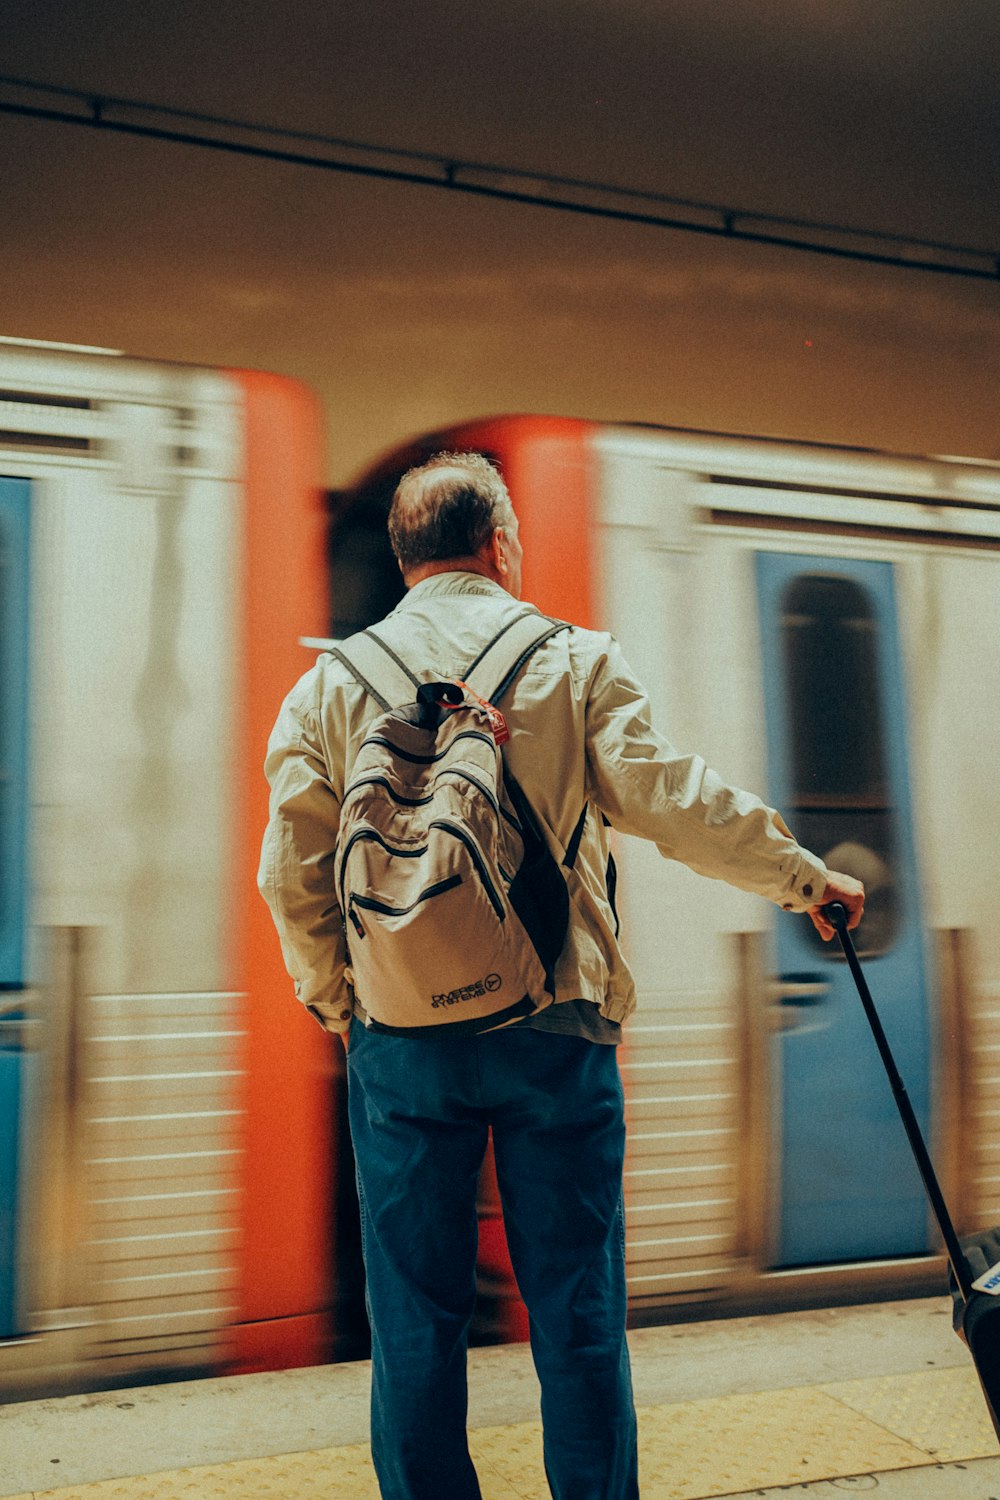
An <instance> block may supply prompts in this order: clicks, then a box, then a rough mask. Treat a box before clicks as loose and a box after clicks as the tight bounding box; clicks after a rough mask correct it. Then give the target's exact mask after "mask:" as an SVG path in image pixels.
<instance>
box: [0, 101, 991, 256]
mask: <svg viewBox="0 0 1000 1500" xmlns="http://www.w3.org/2000/svg"><path fill="white" fill-rule="evenodd" d="M0 113H4V114H9V115H20V116H22V117H25V118H28V119H35V120H44V121H49V122H53V123H56V124H61V125H75V126H78V127H82V128H85V129H89V130H96V131H107V132H111V133H114V134H118V135H127V136H136V137H140V138H145V139H147V140H158V141H166V142H171V143H174V144H177V145H185V146H193V147H199V148H206V149H210V150H215V151H225V152H229V153H232V154H235V155H239V156H244V157H252V158H259V159H262V160H266V161H275V162H282V163H285V164H287V165H292V166H300V167H313V168H319V169H321V170H324V171H328V172H338V173H344V174H347V175H350V176H356V177H368V178H374V179H377V180H381V181H385V182H399V183H409V184H412V185H415V186H418V187H431V188H438V189H442V190H444V191H446V192H455V193H465V194H469V195H472V196H476V197H480V198H491V199H496V200H498V201H501V202H505V203H517V204H524V205H530V206H534V207H538V208H547V209H555V210H558V211H560V212H563V213H575V214H582V215H586V216H589V217H591V218H600V219H608V220H612V221H614V222H618V223H626V224H638V225H646V226H648V227H650V228H656V229H670V230H676V231H680V232H684V233H689V234H701V235H708V236H712V237H715V238H719V239H727V240H734V241H739V242H744V243H749V244H758V245H771V246H775V247H779V248H782V249H789V250H801V251H807V252H810V253H812V254H816V255H827V256H835V257H838V258H840V259H845V260H854V261H864V262H868V263H870V264H875V265H883V266H892V267H897V268H901V269H905V270H911V271H930V272H936V273H937V274H939V275H948V276H961V277H967V278H974V279H978V280H986V281H1000V250H992V249H983V248H980V247H974V246H968V245H957V244H950V243H946V242H942V241H939V240H930V239H919V238H916V237H913V236H910V235H903V234H893V233H887V232H884V231H881V230H866V229H856V228H851V227H848V226H846V225H838V224H830V223H824V222H821V221H818V220H813V219H803V218H789V217H784V216H781V215H778V214H768V213H758V212H754V211H752V210H748V209H742V208H734V207H731V206H726V205H723V204H716V203H707V202H702V201H699V200H697V199H689V198H678V197H671V196H669V195H667V194H663V193H651V192H645V191H642V190H640V189H636V188H622V187H618V186H615V185H612V184H609V183H601V182H590V181H587V180H586V179H582V178H577V177H566V176H558V175H554V174H551V173H545V172H534V171H528V170H525V169H524V168H520V167H509V166H501V165H498V164H496V163H487V162H480V161H468V160H464V159H462V158H460V157H457V156H448V155H441V154H435V153H431V152H422V151H414V150H411V149H408V148H402V147H395V146H382V145H376V144H373V143H371V142H364V141H354V140H348V139H344V138H341V137H337V136H327V135H321V134H316V133H312V132H307V131H298V130H287V129H283V128H282V127H280V126H274V125H266V124H259V123H253V122H249V121H245V120H234V119H229V118H226V117H223V116H217V115H209V114H202V113H198V112H196V111H193V110H184V109H178V108H175V107H172V106H168V105H158V104H151V103H148V102H145V101H142V100H136V99H124V98H120V97H118V96H115V95H112V94H105V93H99V92H93V91H87V90H82V89H66V88H60V87H57V86H54V85H50V84H45V83H38V82H36V81H33V80H28V79H21V78H11V77H6V76H2V75H0Z"/></svg>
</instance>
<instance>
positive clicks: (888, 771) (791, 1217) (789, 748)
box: [756, 552, 931, 1266]
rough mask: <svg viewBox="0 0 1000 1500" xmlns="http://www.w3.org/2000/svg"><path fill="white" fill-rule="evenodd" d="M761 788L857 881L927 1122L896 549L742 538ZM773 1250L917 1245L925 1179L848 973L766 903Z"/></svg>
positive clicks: (869, 943)
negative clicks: (749, 575)
mask: <svg viewBox="0 0 1000 1500" xmlns="http://www.w3.org/2000/svg"><path fill="white" fill-rule="evenodd" d="M756 566H757V596H758V604H759V612H760V620H761V637H762V655H763V669H764V701H765V711H766V716H767V746H768V766H769V772H768V775H769V795H770V798H771V801H772V802H773V803H774V805H775V806H777V807H779V808H780V809H781V810H782V811H783V813H784V815H785V817H786V819H787V821H788V823H789V824H790V826H791V828H792V831H793V832H794V834H795V836H796V838H797V839H798V840H799V841H800V842H801V843H802V844H804V845H805V846H806V847H807V848H810V849H812V850H813V851H814V852H815V853H817V854H819V855H821V856H822V857H823V859H825V861H826V863H827V865H828V866H829V867H830V868H832V869H839V870H842V871H845V872H846V873H847V874H851V875H855V876H857V877H858V878H859V879H862V880H864V882H865V885H866V890H867V901H866V914H865V917H864V920H863V922H862V924H861V926H860V927H859V928H858V930H857V933H856V937H857V940H858V949H859V952H860V953H861V956H862V959H863V960H864V961H865V965H866V970H867V972H868V974H869V977H870V982H871V987H872V992H873V994H874V995H875V998H876V1000H877V1001H878V1003H879V1008H880V1013H881V1015H882V1019H883V1022H884V1025H885V1029H886V1032H887V1034H888V1036H889V1040H890V1042H891V1044H892V1046H893V1049H894V1051H895V1054H896V1058H897V1061H898V1063H899V1067H900V1072H901V1073H902V1075H903V1078H904V1079H905V1081H906V1084H907V1089H908V1091H909V1094H910V1098H911V1100H912V1103H913V1106H914V1108H915V1110H916V1112H917V1115H918V1118H919V1119H920V1122H921V1126H922V1128H923V1129H924V1130H925V1131H926V1130H927V1129H928V1125H929V1113H930V1092H931V1088H930V1066H931V1065H930V1015H929V995H928V985H927V977H926V972H925V962H924V950H923V935H922V924H921V915H920V904H919V894H918V885H919V882H918V879H917V872H916V862H915V858H914V844H913V828H912V818H911V803H910V790H909V772H908V763H907V749H906V722H907V716H906V702H905V695H904V686H903V675H902V663H901V659H900V649H899V639H898V633H897V624H896V608H895V594H894V588H893V573H892V565H891V564H890V563H885V562H855V561H848V560H843V559H837V558H826V557H822V558H821V557H814V556H793V555H790V554H788V553H766V552H759V553H757V554H756ZM776 953H777V973H778V986H779V1000H780V1011H779V1016H780V1022H781V1024H780V1025H779V1027H778V1029H777V1030H776V1032H775V1041H774V1048H775V1051H774V1054H773V1056H772V1064H773V1073H772V1076H773V1077H774V1078H775V1080H776V1088H777V1091H778V1093H779V1094H780V1104H779V1103H778V1102H777V1100H776V1101H775V1122H774V1123H775V1141H774V1157H773V1160H774V1172H773V1174H772V1181H773V1182H774V1184H775V1197H776V1199H777V1202H775V1204H774V1207H775V1211H776V1215H777V1224H776V1234H775V1258H774V1263H775V1265H778V1266H802V1265H810V1264H824V1263H833V1262H837V1261H846V1260H862V1259H868V1258H875V1257H882V1256H903V1255H908V1254H918V1253H920V1252H923V1251H926V1250H927V1249H928V1247H929V1233H930V1229H929V1220H928V1213H927V1209H926V1206H925V1200H924V1195H923V1191H922V1188H921V1184H920V1179H919V1177H918V1175H917V1171H916V1168H915V1167H914V1165H913V1162H912V1159H911V1157H910V1152H909V1146H908V1144H907V1141H906V1137H905V1135H904V1133H903V1128H902V1126H901V1124H900V1123H899V1119H898V1117H897V1114H896V1110H895V1106H894V1103H893V1100H892V1095H891V1093H890V1090H889V1086H888V1084H887V1082H886V1080H885V1076H884V1073H883V1071H882V1065H881V1062H880V1060H879V1058H878V1054H877V1052H876V1050H875V1046H874V1043H873V1041H872V1038H871V1034H870V1032H869V1030H868V1025H867V1022H866V1020H865V1018H864V1014H863V1012H862V1009H861V1006H860V1003H859V1001H858V999H857V996H856V993H855V991H854V987H853V984H852V982H851V978H850V974H849V972H848V971H847V967H846V965H845V964H844V962H843V959H842V957H841V956H840V952H839V948H838V947H837V945H836V943H835V942H834V943H830V944H825V943H823V941H822V940H821V939H820V937H819V935H818V934H817V933H816V931H815V929H814V928H813V926H812V924H811V922H809V920H808V918H805V917H800V916H791V915H788V916H785V915H784V914H781V915H779V917H778V921H777V936H776Z"/></svg>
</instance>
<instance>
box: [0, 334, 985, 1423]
mask: <svg viewBox="0 0 1000 1500" xmlns="http://www.w3.org/2000/svg"><path fill="white" fill-rule="evenodd" d="M442 448H450V449H465V448H475V449H477V450H479V451H481V452H485V453H487V454H489V455H490V456H491V457H492V458H494V459H495V460H496V461H497V462H498V463H499V464H500V466H501V468H502V470H503V472H504V475H505V477H506V479H507V483H508V486H509V488H510V491H511V494H512V497H513V500H514V505H515V508H516V510H517V512H518V515H519V517H520V521H521V529H522V539H523V541H524V546H525V562H524V594H525V597H527V598H530V599H532V600H533V601H534V602H536V603H538V604H539V605H540V606H541V608H543V609H544V610H546V611H547V612H549V613H552V614H556V615H559V616H562V617H564V618H568V619H572V620H574V621H576V622H578V623H581V624H585V625H590V626H593V627H595V628H601V629H609V630H612V631H613V632H614V633H615V634H616V635H617V636H618V638H619V639H620V640H621V642H622V644H623V646H624V649H625V653H626V655H627V656H628V658H629V659H630V661H631V663H632V665H633V667H634V668H635V669H636V671H637V672H638V674H639V675H640V676H641V677H642V678H643V680H644V681H645V682H646V683H647V685H648V687H649V690H650V695H651V698H652V702H653V708H654V715H655V718H656V721H657V722H658V724H659V726H660V727H661V729H663V731H664V732H665V733H666V734H667V736H668V737H669V738H670V739H671V740H672V741H673V742H674V743H675V744H677V745H679V746H682V747H686V748H695V749H697V750H699V751H700V752H701V753H702V754H704V755H705V757H706V758H707V760H708V761H709V763H710V764H711V765H713V766H714V767H715V769H716V770H717V771H719V772H720V773H721V774H722V775H723V776H724V777H725V778H726V779H728V780H730V781H733V782H735V783H737V784H741V785H744V786H748V787H750V788H752V789H754V790H757V791H759V792H760V793H761V794H762V795H763V796H764V797H765V798H766V799H767V800H768V801H770V802H771V803H772V804H773V805H775V806H777V807H779V808H781V810H782V811H783V813H784V815H785V817H786V819H787V820H788V822H789V823H790V824H791V826H792V828H793V830H794V832H795V833H796V835H797V836H798V838H799V839H800V840H801V842H803V843H804V844H806V845H808V846H809V847H811V848H812V849H814V850H815V851H816V852H818V853H820V854H821V855H823V856H824V857H826V858H827V859H828V860H829V862H830V863H831V864H834V865H836V866H837V867H838V868H841V869H844V870H848V871H850V872H852V873H855V874H857V875H858V876H860V877H861V878H862V879H864V881H865V883H866V885H867V888H868V892H869V900H868V911H867V915H866V918H865V921H864V923H863V925H862V927H861V929H860V930H859V938H860V947H861V951H862V953H863V954H864V955H866V956H867V962H868V968H869V972H870V979H871V983H872V987H873V989H874V990H875V993H876V997H877V998H878V999H879V1000H880V1001H881V1003H882V1010H883V1018H884V1021H885V1024H886V1028H887V1030H888V1032H889V1034H890V1037H891V1039H892V1041H893V1044H894V1046H895V1047H896V1049H897V1053H898V1056H899V1060H900V1065H901V1068H902V1071H903V1073H904V1076H905V1078H906V1080H907V1084H908V1087H909V1092H910V1096H911V1099H912V1101H913V1103H914V1106H915V1107H916V1109H917V1112H918V1115H919V1116H920V1117H921V1119H922V1121H923V1123H924V1125H925V1127H926V1128H927V1130H928V1132H929V1134H930V1137H931V1139H932V1141H933V1144H934V1150H935V1156H936V1160H937V1162H938V1164H939V1167H940V1170H941V1175H942V1177H943V1178H944V1181H945V1185H946V1188H947V1189H948V1190H949V1193H950V1198H951V1201H952V1202H953V1204H954V1208H955V1211H956V1218H957V1219H958V1220H959V1222H960V1224H961V1225H962V1226H963V1227H964V1228H969V1229H971V1228H973V1227H977V1226H980V1225H983V1224H986V1223H991V1222H993V1221H994V1220H997V1219H1000V1060H998V1059H1000V937H998V934H997V922H996V917H995V912H994V905H995V901H994V892H993V886H994V881H993V870H992V865H993V860H994V858H995V857H996V854H995V851H996V848H997V846H998V843H1000V797H998V795H997V792H996V789H995V781H996V773H995V770H994V764H993V762H994V751H995V746H996V744H997V743H998V741H1000V571H998V568H1000V464H989V463H986V462H979V461H976V462H971V461H966V460H962V459H958V458H946V457H933V458H916V457H900V456H894V455H888V454H880V453H873V452H867V451H860V450H855V449H847V448H834V447H829V446H827V447H820V446H816V445H808V444H799V443H791V442H784V441H774V440H767V439H761V438H751V437H732V436H717V435H713V434H708V433H700V432H688V431H680V430H672V429H668V428H648V427H647V428H643V427H638V426H629V425H605V424H599V423H594V422H585V421H576V420H570V419H561V418H559V419H557V418H542V417H502V418H496V419H491V420H489V421H483V422H478V423H468V424H465V425H462V426H460V427H456V428H453V429H449V430H447V431H440V432H436V433H431V434H427V435H424V436H421V437H420V438H418V439H415V440H414V441H413V442H412V443H411V444H409V445H408V446H407V447H406V448H404V449H400V450H398V451H396V452H393V453H391V454H389V455H387V456H385V457H384V458H382V459H381V460H380V461H379V462H378V463H377V464H376V465H375V466H374V467H373V468H372V469H371V470H370V471H369V472H368V473H367V474H365V475H364V476H362V478H361V479H360V480H359V482H358V483H357V485H356V486H354V487H353V488H352V489H351V490H350V491H345V492H340V493H338V494H336V495H335V496H332V497H324V496H323V494H322V493H321V492H320V490H319V488H318V479H319V474H320V469H321V452H320V438H319V422H318V418H317V413H316V408H315V403H314V401H313V398H312V397H311V396H310V394H309V393H308V392H307V391H306V390H305V389H303V388H302V387H301V386H299V385H297V384H296V383H294V382H292V381H289V380H286V379H283V378H281V377H277V376H272V375H266V374H259V373H254V372H245V371H243V372H241V371H227V370H204V369H197V368H193V367H183V366H177V365H167V364H160V363H152V362H145V361H139V360H133V359H128V358H124V357H121V356H117V355H114V354H112V353H108V352H98V351H90V352H88V351H81V350H69V349H61V348H57V347H52V346H49V347H42V346H38V345H29V344H27V343H24V342H22V341H0V612H2V635H0V845H2V865H0V989H2V994H0V1388H2V1390H3V1392H4V1393H5V1395H6V1396H7V1397H8V1398H16V1397H18V1396H20V1395H23V1394H28V1393H34V1392H37V1391H39V1390H69V1389H85V1388H91V1387H98V1386H101V1385H107V1384H117V1383H124V1382H126V1381H134V1380H136V1379H137V1378H142V1379H149V1378H158V1377H161V1376H169V1375H181V1374H192V1373H198V1372H202V1371H213V1372H217V1371H230V1372H232V1371H241V1370H251V1369H262V1368H272V1367H275V1368H276V1367H281V1366H286V1365H295V1364H307V1363H316V1362H320V1361H322V1360H324V1359H328V1358H331V1357H343V1356H344V1355H349V1354H351V1353H356V1352H363V1342H362V1341H363V1322H364V1314H363V1304H362V1292H363V1288H362V1283H361V1273H360V1266H359V1263H358V1254H357V1237H356V1214H357V1208H356V1203H355V1202H354V1198H353V1183H352V1168H351V1158H350V1146H349V1141H348V1139H347V1136H346V1129H345V1126H344V1123H343V1121H344V1100H343V1092H344V1076H343V1055H342V1049H341V1048H340V1045H339V1043H336V1042H333V1041H331V1039H330V1038H328V1037H327V1036H326V1035H325V1034H324V1033H323V1032H322V1031H321V1030H320V1028H319V1027H318V1026H317V1025H316V1024H315V1022H314V1021H312V1020H311V1018H310V1017H309V1016H308V1015H306V1014H305V1013H304V1012H303V1011H301V1010H300V1009H299V1007H298V1006H297V1005H296V1003H295V1001H294V999H293V996H292V992H291V985H290V982H289V981H288V980H287V978H286V977H285V974H284V970H283V968H282V965H281V960H280V955H279V953H278V945H277V939H276V937H275V936H274V934H273V931H272V929H271V926H270V918H269V916H268V913H267V910H266V908H265V907H264V905H263V903H262V902H261V901H260V899H259V897H258V895H257V892H256V887H255V880H254V876H255V870H256V863H257V856H258V850H259V843H260V837H261V833H262V830H263V825H264V822H265V819H266V794H267V788H266V784H265V783H264V779H263V775H262V769H261V768H262V762H263V755H264V747H265V743H266V739H267V735H268V732H269V729H270V726H271V723H272V722H273V719H274V716H275V714H276V712H277V708H278V705H279V703H280V701H281V698H282V696H283V695H284V693H285V691H287V689H288V687H290V686H291V684H292V682H293V681H294V680H295V679H296V678H297V677H298V676H299V675H300V674H301V672H302V671H304V670H305V669H306V668H307V667H308V666H309V665H310V664H311V662H312V660H313V659H314V658H315V653H316V651H317V650H318V649H322V648H323V643H324V642H326V641H329V640H330V639H336V638H339V637H342V636H344V635H346V634H348V633H349V632H350V631H352V630H354V629H357V628H359V627H361V626H363V625H365V624H368V623H370V622H371V621H372V620H374V619H376V618H378V617H379V616H380V615H381V614H382V613H384V612H385V610H386V609H387V608H389V607H391V605H392V604H393V603H394V602H395V600H396V599H397V598H398V597H399V595H400V593H401V590H402V585H401V582H400V579H399V574H398V570H397V569H396V567H395V564H394V562H393V560H392V558H391V555H390V554H389V551H388V543H387V540H386V537H385V516H386V512H387V508H388V504H389V499H390V497H391V494H392V490H393V488H394V487H395V483H396V481H397V479H398V477H399V475H400V473H401V472H402V471H403V470H404V469H405V468H407V467H409V466H410V464H412V463H414V462H419V461H420V460H421V459H422V458H424V457H425V456H427V455H429V454H430V453H432V452H436V451H438V450H440V449H442ZM616 858H617V862H618V868H619V883H618V891H617V902H618V908H619V913H620V916H621V920H622V926H623V935H624V941H625V944H626V951H627V953H628V954H629V956H630V959H631V962H632V965H633V968H634V971H635V974H636V979H637V983H638V988H639V994H640V1003H639V1009H638V1011H637V1012H636V1014H635V1016H634V1017H633V1018H632V1020H631V1021H630V1022H629V1024H628V1026H627V1028H626V1038H625V1043H624V1045H623V1047H622V1049H621V1064H622V1070H623V1075H624V1078H625V1086H626V1095H627V1101H628V1104H627V1107H628V1114H629V1125H630V1147H629V1153H628V1158H627V1163H626V1207H627V1225H628V1269H629V1283H630V1295H631V1308H632V1319H633V1321H634V1322H641V1321H651V1322H652V1321H667V1320H669V1319H671V1318H679V1317H688V1316H691V1315H694V1314H697V1315H701V1316H704V1315H706V1314H709V1313H726V1312H730V1311H737V1310H739V1311H746V1310H748V1309H762V1310H767V1309H776V1308H780V1307H786V1306H793V1305H821V1304H823V1303H825V1302H834V1301H840V1302H843V1301H854V1300H860V1299H862V1298H865V1297H868V1296H875V1295H878V1296H892V1295H897V1294H899V1295H902V1294H906V1293H908V1292H913V1291H916V1290H927V1289H933V1288H934V1287H935V1286H942V1285H943V1275H944V1271H943V1260H942V1258H941V1256H940V1253H939V1249H938V1246H937V1243H936V1239H935V1235H934V1232H933V1230H932V1227H931V1225H930V1222H929V1220H928V1215H927V1212H926V1209H925V1206H924V1201H923V1196H922V1192H921V1188H920V1184H919V1179H918V1178H917V1175H916V1171H915V1169H914V1168H913V1167H912V1165H911V1163H910V1161H909V1157H908V1148H907V1145H906V1141H905V1137H904V1136H903V1134H902V1130H901V1128H900V1127H899V1125H898V1123H897V1121H896V1117H895V1113H894V1109H893V1105H892V1100H891V1096H890V1094H889V1091H888V1086H887V1085H886V1084H885V1083H884V1081H883V1078H882V1077H881V1074H880V1064H879V1061H878V1057H877V1054H876V1053H875V1050H874V1047H873V1045H872V1043H871V1041H870V1038H869V1036H868V1034H867V1031H866V1026H865V1022H864V1017H863V1015H862V1014H861V1012H860V1008H859V1007H858V1005H857V1002H856V1000H855V998H854V997H853V994H852V992H851V989H850V981H849V976H848V975H847V974H846V971H845V969H844V966H843V964H842V963H841V962H839V961H838V958H837V953H836V951H835V950H834V949H833V948H832V947H828V946H825V945H824V944H823V943H822V942H821V941H820V940H819V938H818V937H817V936H816V935H815V933H814V931H813V929H812V927H811V925H810V924H809V923H808V922H807V920H806V919H804V918H797V917H793V916H790V915H786V914H784V913H781V912H779V911H777V910H776V909H775V908H772V907H771V906H769V905H768V904H767V903H765V902H763V901H760V900H758V899H756V898H754V897H751V896H748V895H746V894H744V893H742V892H739V891H736V890H735V889H733V888H731V887H728V886H725V885H722V884H719V883H716V882H709V881H705V880H702V879H699V878H698V877H695V876H694V875H692V874H691V873H690V872H688V871H687V870H685V869H684V868H682V867H679V866H678V865H676V864H675V863H673V862H670V861H667V860H664V859H662V858H661V857H660V855H659V854H658V853H657V851H656V850H655V849H654V848H652V846H647V845H644V844H642V843H639V842H637V841H632V840H627V839H622V840H620V841H617V843H616ZM480 1259H481V1285H482V1296H481V1308H480V1313H479V1315H478V1323H477V1336H479V1337H481V1338H496V1337H502V1336H507V1337H520V1336H523V1334H524V1332H525V1319H524V1313H523V1309H522V1308H521V1307H520V1305H519V1303H518V1301H517V1298H516V1290H515V1288H514V1286H513V1282H512V1279H511V1276H510V1269H509V1262H508V1260H507V1258H506V1254H505V1249H504V1242H503V1233H502V1220H501V1218H500V1216H499V1210H498V1205H497V1203H496V1194H495V1186H494V1185H493V1184H492V1182H491V1179H490V1173H489V1168H488V1164H487V1169H486V1170H485V1171H484V1177H483V1184H482V1206H481V1249H480Z"/></svg>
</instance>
